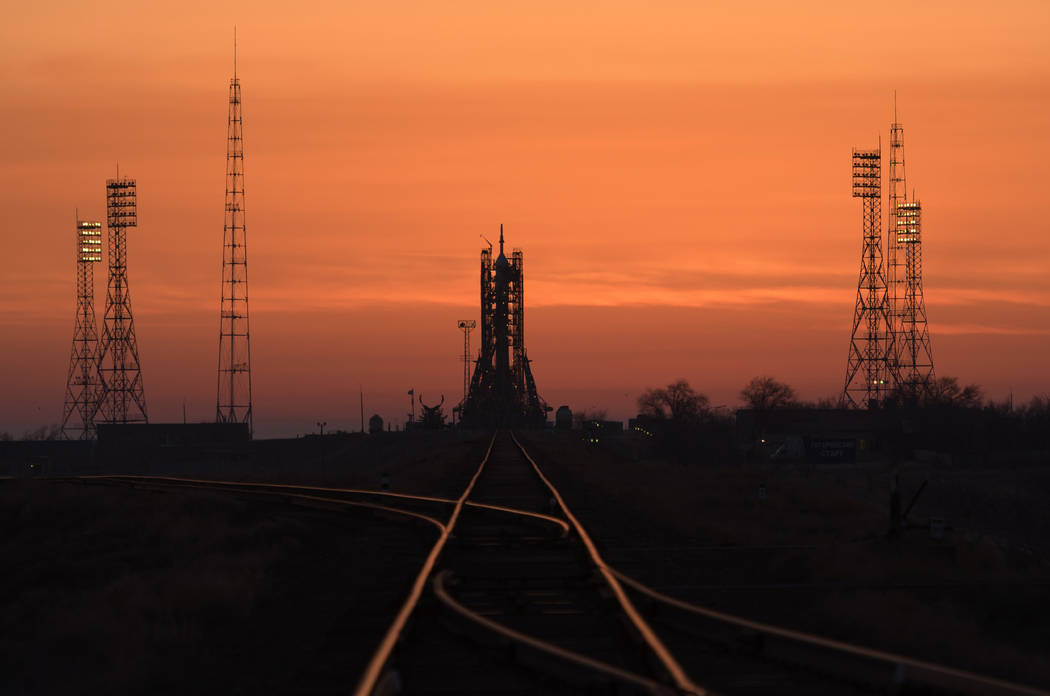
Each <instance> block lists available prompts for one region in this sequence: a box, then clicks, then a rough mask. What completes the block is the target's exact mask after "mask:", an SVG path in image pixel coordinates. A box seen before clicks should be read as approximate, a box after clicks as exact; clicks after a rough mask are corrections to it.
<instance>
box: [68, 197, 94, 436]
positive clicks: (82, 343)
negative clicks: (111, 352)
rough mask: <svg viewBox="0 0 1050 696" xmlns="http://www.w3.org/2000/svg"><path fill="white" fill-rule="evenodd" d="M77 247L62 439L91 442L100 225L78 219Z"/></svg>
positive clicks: (92, 432)
mask: <svg viewBox="0 0 1050 696" xmlns="http://www.w3.org/2000/svg"><path fill="white" fill-rule="evenodd" d="M76 245H77V246H76V263H77V314H76V319H75V321H74V325H73V348H72V350H71V351H70V354H69V374H68V376H67V377H66V401H65V405H64V407H63V409H62V435H63V436H64V437H66V438H68V439H71V440H90V439H92V438H93V437H94V436H95V423H94V418H95V409H97V408H98V400H99V397H100V396H101V394H102V381H101V377H100V376H99V371H98V362H99V349H98V328H97V326H96V324H95V264H96V263H99V262H100V261H102V223H101V222H91V221H82V220H80V218H79V216H77V220H76ZM77 421H79V423H78V422H77Z"/></svg>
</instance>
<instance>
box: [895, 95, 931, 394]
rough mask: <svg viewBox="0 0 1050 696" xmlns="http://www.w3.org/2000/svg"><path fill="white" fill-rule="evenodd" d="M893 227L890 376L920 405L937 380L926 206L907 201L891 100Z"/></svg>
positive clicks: (900, 139) (900, 134)
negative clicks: (925, 269)
mask: <svg viewBox="0 0 1050 696" xmlns="http://www.w3.org/2000/svg"><path fill="white" fill-rule="evenodd" d="M889 183H890V190H889V195H888V198H889V201H888V202H889V217H890V219H889V226H888V228H887V233H886V236H887V238H888V239H887V248H888V256H887V258H888V264H887V273H888V281H889V288H890V290H889V294H890V321H891V327H892V339H891V348H890V353H891V354H890V370H891V374H892V376H893V381H894V382H895V383H896V385H897V387H898V389H899V390H900V391H901V392H902V394H903V395H904V396H905V397H906V398H912V399H917V398H918V397H919V396H921V395H922V394H924V393H925V392H927V391H928V390H929V387H930V382H931V381H932V379H933V375H934V372H933V349H932V346H931V345H930V331H929V327H928V325H927V322H926V301H925V299H924V297H923V289H922V206H921V205H920V204H919V202H918V201H916V200H914V197H913V198H912V199H909V198H908V188H907V180H906V178H905V170H904V126H903V125H902V124H901V123H900V121H899V120H898V119H897V95H896V94H894V95H893V123H891V124H890V175H889Z"/></svg>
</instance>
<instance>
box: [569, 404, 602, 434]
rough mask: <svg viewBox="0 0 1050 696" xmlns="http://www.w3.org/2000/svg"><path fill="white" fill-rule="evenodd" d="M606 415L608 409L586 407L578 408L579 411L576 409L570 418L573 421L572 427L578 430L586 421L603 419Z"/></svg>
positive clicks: (591, 421)
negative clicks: (587, 408)
mask: <svg viewBox="0 0 1050 696" xmlns="http://www.w3.org/2000/svg"><path fill="white" fill-rule="evenodd" d="M607 415H608V411H606V410H605V409H604V408H596V409H591V410H590V411H588V410H586V409H580V410H579V411H576V412H575V413H573V414H572V420H573V423H574V427H575V428H576V429H577V430H579V429H581V428H583V427H584V426H585V425H587V424H588V423H593V422H594V421H603V420H605V417H606V416H607Z"/></svg>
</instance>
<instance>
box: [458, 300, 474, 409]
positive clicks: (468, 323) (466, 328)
mask: <svg viewBox="0 0 1050 696" xmlns="http://www.w3.org/2000/svg"><path fill="white" fill-rule="evenodd" d="M456 326H458V327H459V328H460V329H462V330H463V401H464V402H466V400H467V392H468V391H469V390H470V332H471V331H473V330H474V329H475V328H477V326H478V322H476V321H475V320H473V319H460V320H459V321H458V322H457V323H456Z"/></svg>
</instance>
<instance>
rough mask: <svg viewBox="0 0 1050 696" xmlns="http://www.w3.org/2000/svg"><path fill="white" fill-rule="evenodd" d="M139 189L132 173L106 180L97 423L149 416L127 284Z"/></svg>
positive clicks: (144, 418) (124, 421) (139, 418)
mask: <svg viewBox="0 0 1050 696" xmlns="http://www.w3.org/2000/svg"><path fill="white" fill-rule="evenodd" d="M137 191H138V189H137V187H136V185H135V180H134V179H129V178H126V177H125V178H118V179H108V180H107V181H106V221H107V226H108V227H109V284H108V288H107V291H106V314H105V318H104V320H103V330H102V348H101V352H100V358H99V373H100V375H101V378H102V396H101V398H100V399H99V402H98V408H97V410H96V415H95V418H94V421H95V422H96V423H99V422H104V423H136V422H143V423H145V422H148V421H149V418H148V417H147V415H146V395H145V392H144V390H143V387H142V367H141V364H140V362H139V349H138V342H137V341H136V340H135V322H134V319H133V318H132V314H131V294H130V292H129V290H128V261H127V258H128V255H127V228H129V227H136V226H137V225H138V207H137V203H136V196H137Z"/></svg>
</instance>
